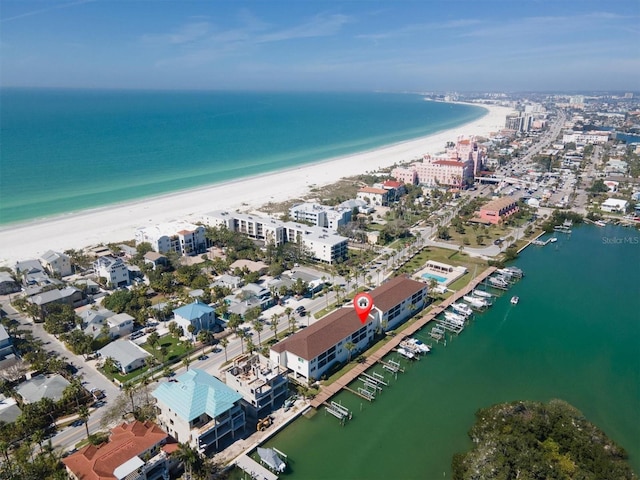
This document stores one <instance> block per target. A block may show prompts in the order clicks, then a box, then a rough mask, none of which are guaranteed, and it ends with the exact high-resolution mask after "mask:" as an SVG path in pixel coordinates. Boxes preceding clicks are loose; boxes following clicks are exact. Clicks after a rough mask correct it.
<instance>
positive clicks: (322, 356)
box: [270, 276, 427, 380]
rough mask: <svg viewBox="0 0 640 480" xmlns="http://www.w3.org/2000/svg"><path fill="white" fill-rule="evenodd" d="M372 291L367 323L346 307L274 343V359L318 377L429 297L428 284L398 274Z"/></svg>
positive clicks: (301, 374) (416, 309) (297, 371)
mask: <svg viewBox="0 0 640 480" xmlns="http://www.w3.org/2000/svg"><path fill="white" fill-rule="evenodd" d="M370 294H371V296H372V297H373V305H374V306H373V308H372V310H371V313H370V314H369V318H368V320H367V321H366V322H365V323H364V324H362V322H361V321H360V318H359V317H358V315H357V314H356V312H355V310H354V309H353V308H351V307H343V308H341V309H339V310H336V311H335V312H333V313H331V314H329V315H327V316H326V317H324V318H322V319H321V320H319V321H317V322H316V323H314V324H313V325H310V326H308V327H307V328H305V329H303V330H300V331H299V332H298V333H296V334H294V335H291V336H290V337H287V338H285V339H284V340H282V341H280V342H278V343H276V344H275V345H273V346H272V347H271V352H270V358H271V360H272V362H274V363H275V364H277V365H280V366H282V367H284V368H286V369H288V370H290V371H291V372H293V374H295V376H296V377H298V378H302V379H305V380H309V379H311V378H315V379H319V378H320V377H321V376H322V375H323V374H324V373H325V372H327V370H329V369H330V368H331V366H332V365H333V364H334V363H336V362H345V361H347V360H348V359H349V357H353V355H357V353H358V352H360V351H362V350H364V349H365V348H366V347H367V346H368V345H369V344H370V343H371V341H372V340H373V336H374V333H375V331H376V330H377V329H382V330H389V329H392V328H395V327H396V326H397V325H399V324H400V323H402V322H404V321H405V320H407V319H408V318H409V317H410V316H412V315H413V314H415V313H417V312H419V311H420V310H422V308H423V307H424V306H425V302H426V301H427V285H426V284H425V283H422V282H418V281H415V280H411V279H410V278H408V277H405V276H398V277H395V278H393V279H391V280H389V281H388V282H386V283H384V284H382V285H381V286H379V287H377V288H376V289H374V290H373V291H371V292H370ZM347 346H349V347H351V346H352V348H351V349H349V348H347Z"/></svg>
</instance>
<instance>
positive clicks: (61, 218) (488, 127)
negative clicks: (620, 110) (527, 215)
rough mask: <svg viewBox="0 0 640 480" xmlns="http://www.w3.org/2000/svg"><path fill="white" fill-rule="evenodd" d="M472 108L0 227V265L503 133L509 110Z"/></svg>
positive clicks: (280, 195) (299, 190) (303, 189)
mask: <svg viewBox="0 0 640 480" xmlns="http://www.w3.org/2000/svg"><path fill="white" fill-rule="evenodd" d="M472 105H474V106H479V107H482V108H484V109H485V110H486V111H487V112H486V113H485V115H483V116H482V117H480V118H478V119H476V120H473V121H471V122H469V123H466V124H463V125H460V126H458V127H454V128H451V129H448V130H442V131H440V132H438V133H434V134H431V135H427V136H424V137H418V138H416V139H413V140H407V141H403V142H398V143H395V144H390V145H386V146H382V147H379V148H376V149H373V150H368V151H363V152H357V153H354V154H349V155H344V156H340V157H333V158H328V159H325V160H321V161H318V162H314V163H311V164H307V165H302V166H295V167H291V168H288V169H284V170H278V171H274V172H270V173H266V174H260V175H254V176H250V177H245V178H240V179H236V180H231V181H225V182H222V183H218V184H210V185H207V186H202V187H196V188H193V189H188V190H182V191H178V192H173V193H169V194H163V195H158V196H154V197H147V198H144V199H139V200H134V201H127V202H124V203H120V204H112V205H109V206H104V207H97V208H93V209H88V210H81V211H77V212H71V213H68V214H62V215H58V216H54V217H45V218H41V219H35V220H29V221H26V222H19V223H15V224H8V225H5V226H2V227H0V252H1V253H0V265H3V266H8V267H11V268H13V267H14V265H15V262H16V261H19V260H26V259H29V258H37V257H39V256H40V255H42V254H43V253H45V252H46V251H47V250H57V251H65V250H69V249H81V248H85V247H88V246H92V245H98V244H101V243H115V242H121V241H126V240H131V239H133V237H134V232H135V229H136V228H137V227H141V226H147V225H154V224H157V223H163V222H168V221H172V220H187V221H192V222H196V221H198V220H199V218H200V217H201V216H202V215H203V214H204V213H207V212H210V211H212V210H220V209H228V210H236V209H257V208H259V207H260V206H262V205H265V204H267V203H269V202H282V201H285V200H288V199H292V198H296V197H300V196H303V195H307V194H308V193H309V190H310V189H311V188H313V187H316V188H317V187H322V186H324V185H328V184H330V183H333V182H336V181H338V180H340V179H341V178H344V177H349V176H353V175H357V174H361V173H365V172H370V171H375V170H378V169H380V168H384V167H389V166H391V165H393V164H395V163H398V162H406V161H412V160H415V159H417V158H420V157H422V155H424V154H426V153H431V154H434V153H436V152H439V151H442V150H443V148H444V145H445V143H446V142H447V141H453V140H455V139H456V138H457V137H458V136H460V135H464V136H472V135H476V136H487V135H488V134H489V133H490V132H492V131H496V130H499V129H501V128H502V126H503V125H504V118H505V115H506V114H507V113H508V112H510V111H511V109H509V108H507V107H497V106H494V105H483V104H472Z"/></svg>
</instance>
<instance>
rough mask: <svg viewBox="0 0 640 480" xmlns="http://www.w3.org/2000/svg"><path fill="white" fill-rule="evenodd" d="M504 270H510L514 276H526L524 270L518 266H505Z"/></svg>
mask: <svg viewBox="0 0 640 480" xmlns="http://www.w3.org/2000/svg"><path fill="white" fill-rule="evenodd" d="M503 270H505V271H507V272H509V274H510V275H511V276H513V277H517V278H522V277H524V272H523V271H522V270H521V269H519V268H518V267H513V266H511V267H505V268H504V269H503Z"/></svg>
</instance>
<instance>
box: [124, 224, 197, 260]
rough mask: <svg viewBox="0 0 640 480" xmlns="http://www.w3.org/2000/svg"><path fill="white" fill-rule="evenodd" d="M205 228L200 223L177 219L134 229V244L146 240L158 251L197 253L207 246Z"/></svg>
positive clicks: (180, 253) (184, 253) (182, 253)
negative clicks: (195, 223)
mask: <svg viewBox="0 0 640 480" xmlns="http://www.w3.org/2000/svg"><path fill="white" fill-rule="evenodd" d="M205 233H206V230H205V228H204V227H203V226H202V225H194V224H192V223H188V222H184V221H177V222H169V223H162V224H159V225H153V226H150V227H140V228H138V229H136V232H135V239H136V245H140V244H141V243H144V242H148V243H150V244H151V248H152V249H153V250H154V251H155V252H158V253H167V252H176V253H178V254H179V255H197V254H199V253H204V252H205V251H206V248H207V238H206V236H205Z"/></svg>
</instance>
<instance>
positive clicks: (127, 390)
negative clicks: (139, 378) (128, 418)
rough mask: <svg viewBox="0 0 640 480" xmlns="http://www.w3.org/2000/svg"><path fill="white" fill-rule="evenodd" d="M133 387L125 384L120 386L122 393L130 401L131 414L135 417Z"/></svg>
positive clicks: (131, 384)
mask: <svg viewBox="0 0 640 480" xmlns="http://www.w3.org/2000/svg"><path fill="white" fill-rule="evenodd" d="M135 388H136V387H135V385H134V384H133V383H125V384H124V385H123V386H122V391H123V392H124V393H125V394H126V395H128V396H129V400H131V413H132V414H133V415H134V416H135V413H136V404H135V402H134V400H133V394H134V392H135Z"/></svg>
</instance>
